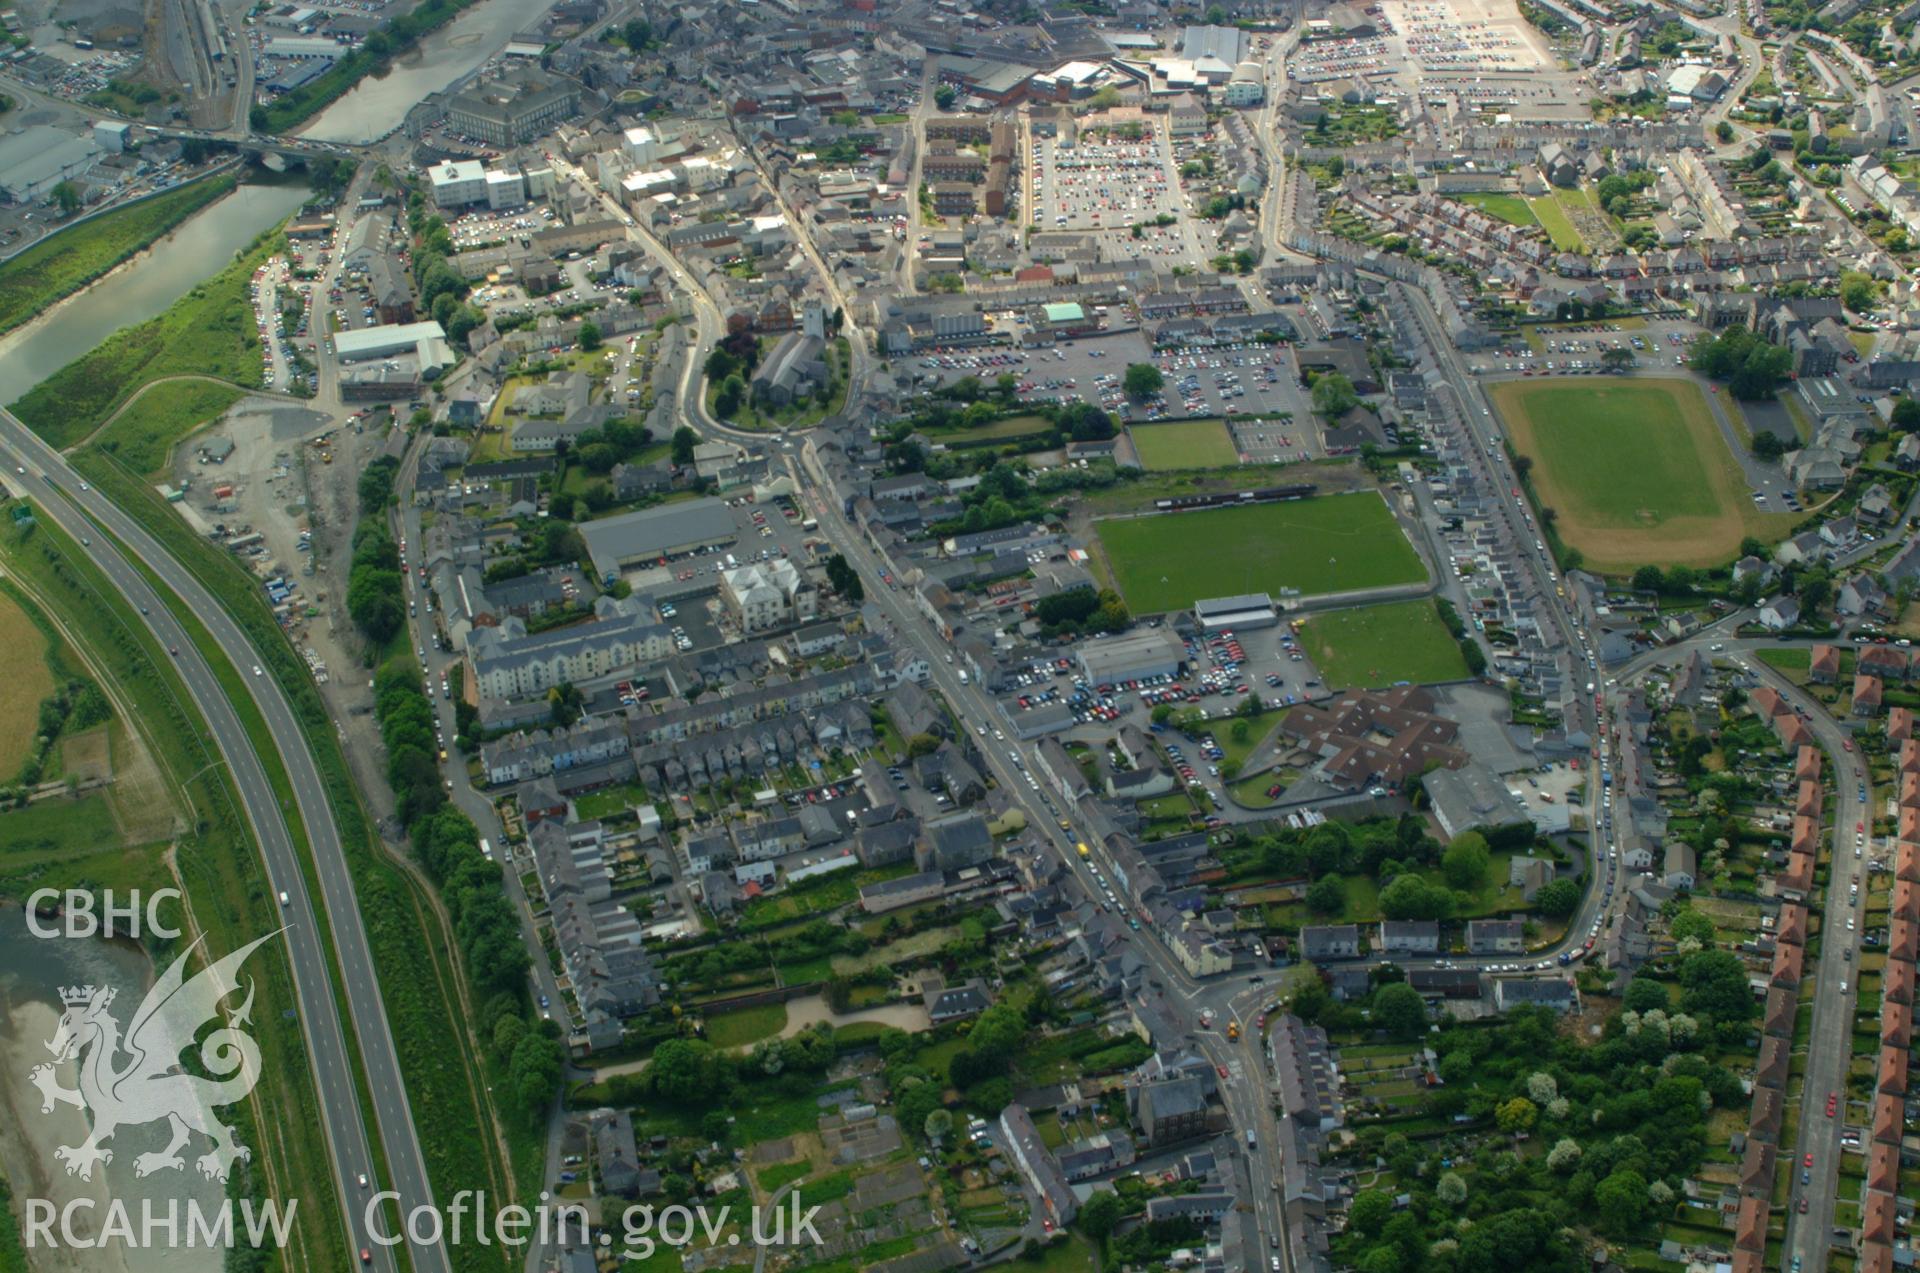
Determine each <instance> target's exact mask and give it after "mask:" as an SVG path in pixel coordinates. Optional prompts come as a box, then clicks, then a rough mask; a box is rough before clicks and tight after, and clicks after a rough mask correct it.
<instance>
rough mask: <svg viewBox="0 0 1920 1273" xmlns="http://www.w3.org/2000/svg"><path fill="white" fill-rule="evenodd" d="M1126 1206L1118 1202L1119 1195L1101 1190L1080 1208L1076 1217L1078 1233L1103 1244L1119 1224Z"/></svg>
mask: <svg viewBox="0 0 1920 1273" xmlns="http://www.w3.org/2000/svg"><path fill="white" fill-rule="evenodd" d="M1125 1210H1126V1205H1125V1204H1124V1203H1122V1202H1121V1201H1120V1195H1119V1194H1117V1193H1114V1192H1112V1191H1111V1190H1105V1189H1103V1190H1101V1191H1100V1192H1099V1193H1096V1194H1094V1195H1093V1197H1091V1198H1088V1199H1087V1205H1086V1206H1084V1207H1082V1208H1080V1215H1079V1217H1078V1220H1079V1225H1080V1231H1081V1232H1082V1233H1084V1234H1086V1235H1087V1236H1088V1237H1090V1238H1092V1239H1093V1240H1094V1241H1095V1242H1105V1241H1106V1240H1107V1235H1108V1234H1110V1233H1112V1232H1113V1227H1114V1226H1115V1225H1116V1224H1119V1223H1120V1216H1121V1213H1122V1212H1124V1211H1125Z"/></svg>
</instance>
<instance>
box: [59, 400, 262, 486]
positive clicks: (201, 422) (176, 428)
mask: <svg viewBox="0 0 1920 1273" xmlns="http://www.w3.org/2000/svg"><path fill="white" fill-rule="evenodd" d="M245 396H246V391H245V390H243V389H236V388H235V387H234V386H232V385H229V384H221V383H217V382H215V381H211V380H166V381H162V382H160V383H159V384H148V385H147V386H146V387H145V388H144V389H139V390H136V391H135V393H134V394H133V395H132V396H130V397H129V398H128V399H127V403H126V405H125V406H123V407H121V408H120V411H119V414H118V415H116V416H114V417H113V419H112V421H111V422H110V423H109V424H107V425H106V427H104V428H102V429H101V430H100V431H99V433H97V434H96V435H95V436H94V438H93V445H95V446H98V447H100V448H101V449H103V450H106V451H111V452H113V453H114V454H115V455H117V456H119V457H120V460H121V462H122V463H124V464H125V465H126V466H127V467H128V468H130V469H132V470H133V471H134V472H136V473H157V472H159V471H160V470H162V469H164V468H166V467H167V461H168V457H169V456H171V455H172V453H173V448H174V446H175V445H176V444H177V443H179V442H180V440H181V439H183V438H186V437H189V436H191V435H193V434H195V433H197V432H199V431H200V430H201V429H202V428H204V427H206V426H207V425H209V424H211V423H213V421H215V420H217V419H219V418H220V417H221V416H222V415H224V414H226V411H227V408H228V407H231V406H232V405H233V404H234V403H236V402H238V401H240V399H242V398H244V397H245Z"/></svg>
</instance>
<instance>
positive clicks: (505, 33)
mask: <svg viewBox="0 0 1920 1273" xmlns="http://www.w3.org/2000/svg"><path fill="white" fill-rule="evenodd" d="M553 5H554V0H484V2H483V3H480V4H476V5H474V6H473V7H472V8H471V9H468V10H467V11H466V12H465V13H463V14H461V15H460V16H459V17H457V18H455V19H454V20H453V21H452V22H449V23H448V24H447V25H446V26H444V27H441V28H440V29H439V30H438V31H435V32H433V33H432V34H431V35H429V36H427V38H426V39H424V40H422V41H421V42H420V47H419V48H418V49H417V50H416V51H415V52H413V53H412V54H410V55H408V56H407V57H404V58H400V59H398V60H397V61H395V63H394V65H393V69H392V70H391V71H389V72H388V73H387V74H386V75H384V76H381V77H379V78H377V79H376V78H374V77H372V76H369V77H367V78H366V79H364V80H361V81H360V83H358V84H357V85H355V86H354V88H353V90H352V91H351V92H349V93H348V94H347V95H346V96H344V97H342V98H341V99H340V100H339V101H337V102H335V103H334V104H333V105H331V106H329V107H327V109H325V110H324V111H321V112H320V114H319V115H317V116H315V117H314V119H313V121H312V122H311V123H309V124H307V125H306V126H305V127H304V128H300V129H296V130H295V131H297V132H298V133H299V134H300V135H301V136H302V137H311V138H313V139H314V140H316V141H339V142H367V141H374V140H376V139H378V138H381V137H384V136H386V135H387V134H388V133H391V132H392V131H393V130H394V129H395V128H397V127H399V125H400V121H401V120H403V119H405V118H406V116H407V112H408V111H410V110H412V109H413V108H414V107H415V106H416V105H418V104H419V103H420V101H421V100H423V99H424V98H426V97H428V96H429V95H431V94H434V93H438V92H439V91H440V90H441V89H443V88H446V87H447V86H448V85H449V84H452V83H454V82H455V81H456V80H458V79H459V78H460V77H461V76H463V75H466V74H468V73H469V72H471V71H474V70H476V69H478V68H479V67H480V66H481V65H482V64H483V63H485V62H486V60H487V59H488V58H490V57H493V56H495V55H496V54H498V53H499V52H500V50H501V49H504V48H505V47H507V44H508V42H509V41H510V40H512V39H513V36H514V33H515V32H518V31H525V30H528V29H530V28H532V27H534V26H536V25H537V24H538V23H539V21H540V18H541V16H542V15H543V14H545V13H546V11H547V10H549V9H551V8H552V7H553Z"/></svg>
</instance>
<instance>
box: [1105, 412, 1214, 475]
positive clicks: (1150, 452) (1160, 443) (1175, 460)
mask: <svg viewBox="0 0 1920 1273" xmlns="http://www.w3.org/2000/svg"><path fill="white" fill-rule="evenodd" d="M1127 436H1128V437H1131V438H1132V439H1133V449H1134V450H1135V451H1137V452H1139V454H1140V463H1141V466H1142V467H1144V468H1145V469H1146V470H1147V471H1148V472H1150V473H1159V472H1164V471H1166V470H1168V469H1217V468H1227V467H1229V466H1231V465H1235V464H1238V463H1239V462H1240V452H1239V451H1237V450H1235V449H1234V445H1233V435H1232V434H1231V433H1230V432H1228V430H1227V426H1226V424H1225V422H1223V421H1220V420H1186V421H1182V422H1180V423H1178V424H1136V425H1132V426H1130V427H1129V428H1128V429H1127Z"/></svg>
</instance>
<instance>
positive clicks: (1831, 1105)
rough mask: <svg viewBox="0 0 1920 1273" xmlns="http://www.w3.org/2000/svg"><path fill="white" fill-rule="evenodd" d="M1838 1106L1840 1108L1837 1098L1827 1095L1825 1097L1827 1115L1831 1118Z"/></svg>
mask: <svg viewBox="0 0 1920 1273" xmlns="http://www.w3.org/2000/svg"><path fill="white" fill-rule="evenodd" d="M1839 1108H1840V1101H1839V1098H1838V1097H1835V1096H1828V1097H1827V1117H1828V1118H1832V1117H1833V1115H1834V1111H1836V1110H1837V1109H1839Z"/></svg>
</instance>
